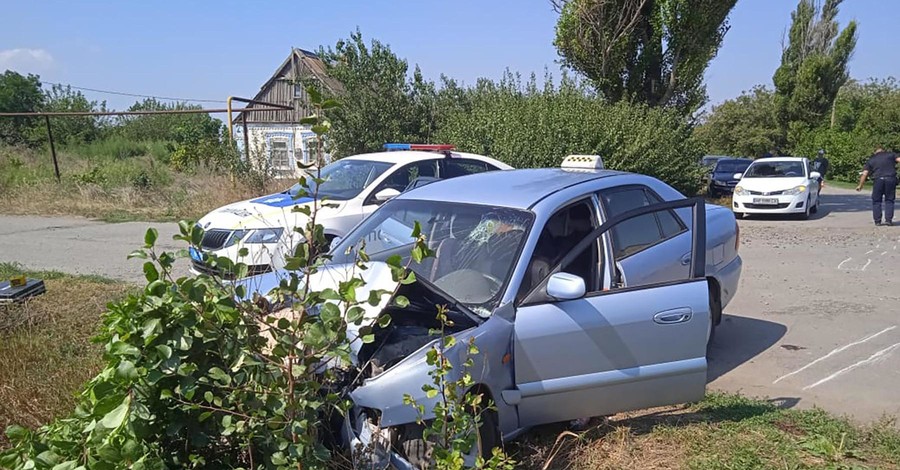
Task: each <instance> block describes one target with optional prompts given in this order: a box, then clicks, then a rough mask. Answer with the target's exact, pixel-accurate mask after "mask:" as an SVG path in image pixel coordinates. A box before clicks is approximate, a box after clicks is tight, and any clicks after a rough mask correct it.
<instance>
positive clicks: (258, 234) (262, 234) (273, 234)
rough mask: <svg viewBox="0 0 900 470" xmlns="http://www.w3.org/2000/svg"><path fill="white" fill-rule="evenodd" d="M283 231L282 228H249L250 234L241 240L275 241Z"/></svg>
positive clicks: (254, 241)
mask: <svg viewBox="0 0 900 470" xmlns="http://www.w3.org/2000/svg"><path fill="white" fill-rule="evenodd" d="M282 233H284V229H283V228H280V227H279V228H260V229H256V230H251V231H250V234H249V235H247V236H246V237H244V239H243V240H242V241H243V242H244V243H275V242H277V241H278V240H279V239H280V238H281V234H282Z"/></svg>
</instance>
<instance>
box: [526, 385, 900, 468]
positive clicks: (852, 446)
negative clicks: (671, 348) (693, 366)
mask: <svg viewBox="0 0 900 470" xmlns="http://www.w3.org/2000/svg"><path fill="white" fill-rule="evenodd" d="M509 450H511V451H512V453H513V454H514V455H515V456H516V458H517V459H518V460H519V461H520V462H521V464H522V466H523V467H525V468H530V469H542V470H545V469H696V470H701V469H703V470H707V469H712V470H716V469H721V470H744V469H773V468H778V469H789V470H793V469H829V470H832V469H865V468H868V469H897V468H900V432H898V431H897V428H896V426H895V424H894V423H893V422H892V421H889V420H886V421H884V422H880V423H877V424H875V425H872V426H865V427H859V426H855V425H853V424H852V423H851V422H850V421H848V420H846V419H842V418H837V417H834V416H832V415H830V414H828V413H826V412H824V411H822V410H815V409H814V410H802V411H801V410H790V409H782V408H779V407H778V406H777V405H776V404H775V403H773V402H770V401H766V400H755V399H750V398H745V397H741V396H738V395H731V394H719V393H712V394H710V395H709V396H708V397H707V398H706V399H705V400H704V401H702V402H700V403H697V404H694V405H685V406H675V407H666V408H658V409H652V410H643V411H638V412H632V413H623V414H619V415H615V416H612V417H610V418H609V419H608V420H594V425H593V426H592V427H591V428H590V429H588V430H586V431H584V432H579V433H572V432H570V431H567V430H566V428H565V427H564V426H561V425H551V426H542V427H540V428H538V429H535V430H533V431H532V432H530V433H528V434H526V435H525V437H523V438H522V439H521V440H520V441H518V442H516V443H514V444H513V445H512V447H511V449H509Z"/></svg>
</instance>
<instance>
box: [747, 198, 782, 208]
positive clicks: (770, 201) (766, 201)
mask: <svg viewBox="0 0 900 470" xmlns="http://www.w3.org/2000/svg"><path fill="white" fill-rule="evenodd" d="M753 203H754V204H759V205H761V206H777V205H778V198H777V197H755V198H753Z"/></svg>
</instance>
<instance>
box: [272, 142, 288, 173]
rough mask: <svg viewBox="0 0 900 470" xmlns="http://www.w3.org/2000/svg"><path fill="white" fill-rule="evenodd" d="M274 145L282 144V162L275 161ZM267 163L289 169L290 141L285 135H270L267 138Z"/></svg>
mask: <svg viewBox="0 0 900 470" xmlns="http://www.w3.org/2000/svg"><path fill="white" fill-rule="evenodd" d="M276 145H284V163H283V164H281V163H280V162H276V161H275V152H276V150H275V146H276ZM281 150H282V149H278V150H277V151H279V152H280V151H281ZM269 165H270V166H271V167H272V168H274V169H278V170H290V169H291V142H290V140H289V139H287V138H285V137H272V138H271V139H270V140H269Z"/></svg>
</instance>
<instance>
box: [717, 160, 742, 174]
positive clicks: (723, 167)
mask: <svg viewBox="0 0 900 470" xmlns="http://www.w3.org/2000/svg"><path fill="white" fill-rule="evenodd" d="M748 166H750V162H736V161H720V162H719V163H717V164H716V170H715V171H716V173H743V172H745V171H747V167H748Z"/></svg>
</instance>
